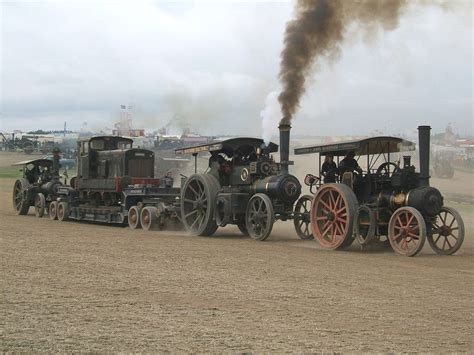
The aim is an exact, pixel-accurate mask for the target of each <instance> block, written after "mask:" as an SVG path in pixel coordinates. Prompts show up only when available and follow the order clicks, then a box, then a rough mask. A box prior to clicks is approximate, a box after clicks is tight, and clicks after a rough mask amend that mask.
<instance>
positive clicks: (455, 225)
mask: <svg viewBox="0 0 474 355" xmlns="http://www.w3.org/2000/svg"><path fill="white" fill-rule="evenodd" d="M427 238H428V242H429V243H430V246H431V248H432V249H433V250H434V251H435V252H436V253H437V254H441V255H451V254H454V253H455V252H457V251H458V250H459V248H460V247H461V245H462V242H463V241H464V222H463V220H462V218H461V215H460V214H459V213H458V211H456V210H455V209H454V208H450V207H443V208H441V211H440V212H439V213H438V214H437V216H436V222H435V223H433V224H432V225H431V231H430V233H429V234H428V235H427Z"/></svg>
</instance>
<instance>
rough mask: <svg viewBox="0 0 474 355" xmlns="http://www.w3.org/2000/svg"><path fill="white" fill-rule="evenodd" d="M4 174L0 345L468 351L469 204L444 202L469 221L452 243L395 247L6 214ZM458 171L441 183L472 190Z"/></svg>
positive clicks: (287, 227)
mask: <svg viewBox="0 0 474 355" xmlns="http://www.w3.org/2000/svg"><path fill="white" fill-rule="evenodd" d="M0 160H2V161H3V162H4V161H5V160H3V155H2V156H0ZM19 160H21V159H19ZM0 165H1V163H0ZM13 181H14V180H11V179H0V201H1V202H2V203H1V204H0V260H1V274H0V288H1V291H2V299H1V303H0V315H1V316H0V329H1V332H0V351H56V352H65V351H101V352H105V351H173V352H175V351H186V352H190V351H191V352H195V351H203V352H204V351H215V352H218V351H219V352H220V351H265V352H270V351H272V352H273V351H298V352H299V351H305V352H309V351H384V352H387V351H425V352H430V351H432V352H446V351H450V352H461V351H466V352H469V351H472V350H473V345H474V344H473V339H474V337H473V325H472V324H474V322H473V319H472V318H473V311H474V307H473V301H472V294H473V276H474V271H473V270H474V269H473V266H474V263H473V260H474V259H473V252H474V249H473V245H474V243H473V242H472V239H473V234H474V233H473V231H474V228H473V217H474V212H473V211H474V209H473V206H472V205H469V204H454V205H453V203H451V202H450V201H447V204H449V205H453V206H455V207H456V208H459V210H460V211H461V213H462V215H463V217H464V220H465V223H466V226H467V233H466V238H465V242H464V246H463V247H462V248H461V250H460V251H459V252H458V253H457V254H456V255H454V256H450V257H442V256H437V255H434V254H433V253H432V252H431V251H430V250H429V246H425V249H424V250H423V251H422V253H421V255H420V256H418V257H415V258H406V257H401V256H397V255H395V254H394V253H392V252H391V251H390V250H369V251H361V250H360V248H358V247H357V246H356V245H354V246H353V247H352V248H351V249H350V250H349V251H337V252H335V251H325V250H321V249H319V248H318V247H317V243H316V242H314V241H301V240H299V239H298V238H297V237H296V234H295V232H294V230H293V228H292V225H291V222H278V223H277V224H276V225H275V231H274V233H273V235H272V236H271V237H270V238H269V239H268V240H267V241H266V242H256V241H253V240H249V239H248V238H244V237H242V236H241V235H240V234H239V232H238V230H237V229H236V228H231V227H229V228H224V229H219V230H218V232H217V233H216V236H214V237H208V238H202V237H192V236H188V235H186V233H171V232H144V231H141V230H135V231H132V230H130V229H128V228H121V227H111V226H103V225H94V224H86V223H77V222H59V221H50V220H48V219H47V218H42V219H38V218H36V217H35V216H34V215H33V213H32V211H31V213H30V214H29V215H28V216H16V215H15V214H14V212H13V209H12V207H11V188H12V185H13ZM432 182H433V184H434V185H436V184H438V182H437V181H436V180H433V181H432ZM455 182H456V183H455V184H452V185H451V184H449V183H448V182H445V181H441V182H439V184H445V183H446V185H448V186H445V187H446V188H449V189H453V190H456V191H457V192H460V190H461V192H463V191H464V193H466V194H472V178H471V176H470V175H468V176H464V175H462V174H457V175H456V176H455ZM442 191H443V189H442ZM443 192H445V191H443ZM448 192H450V191H448Z"/></svg>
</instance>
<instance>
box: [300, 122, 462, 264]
mask: <svg viewBox="0 0 474 355" xmlns="http://www.w3.org/2000/svg"><path fill="white" fill-rule="evenodd" d="M418 129H419V154H420V157H419V158H420V159H419V161H420V172H416V171H415V167H414V166H413V165H412V164H411V157H410V156H409V155H405V156H403V163H402V162H401V160H402V159H399V160H398V161H397V162H395V161H393V157H394V156H395V157H397V154H400V153H402V152H409V151H413V150H415V144H414V143H412V142H408V141H406V140H403V139H401V138H398V137H373V138H366V139H362V140H357V141H349V142H340V143H333V144H327V145H319V146H313V147H306V148H299V149H296V150H295V154H296V155H300V154H309V153H319V156H320V161H319V162H320V167H321V156H322V157H336V158H337V160H338V161H339V157H343V156H348V155H350V154H349V153H352V155H354V156H356V157H358V158H359V161H358V163H355V165H356V166H357V168H356V169H349V170H348V169H344V168H343V169H339V171H338V172H337V173H338V180H337V181H336V182H335V183H322V176H314V175H311V174H308V175H307V176H306V179H305V183H306V184H307V185H309V186H310V187H311V188H313V187H316V188H317V191H316V192H315V195H314V198H313V197H308V199H309V200H310V201H311V209H310V210H311V211H307V217H306V228H307V229H308V225H309V224H310V226H311V231H312V235H314V236H315V237H316V239H317V240H318V242H319V243H320V244H321V246H323V247H325V248H328V249H339V248H344V247H347V246H349V245H351V244H352V242H353V241H354V239H355V238H357V239H358V241H359V242H360V244H361V245H363V246H365V245H368V244H370V243H372V242H374V241H376V240H380V238H381V237H385V236H386V237H387V238H388V241H389V243H390V245H391V246H392V248H393V249H394V250H395V251H396V252H397V253H399V254H403V255H407V256H414V255H416V254H417V253H419V252H420V251H421V249H422V248H423V245H424V243H425V240H426V239H428V242H429V243H430V245H431V247H432V248H433V250H435V252H437V253H438V254H453V253H455V252H456V251H457V250H458V249H459V248H460V247H461V244H462V242H463V240H464V223H463V220H462V218H461V216H460V215H459V213H458V212H457V211H456V210H454V209H452V208H449V207H445V206H444V201H443V196H442V195H441V193H440V191H439V190H438V189H436V188H434V187H431V186H429V179H430V176H429V157H430V129H431V128H430V127H429V126H420V127H419V128H418ZM352 155H351V156H352ZM364 156H365V157H366V162H364V159H361V158H362V157H364ZM391 158H392V159H391ZM381 161H382V162H381ZM359 164H361V165H363V164H365V170H364V169H362V168H361V167H360V166H359ZM353 166H354V165H353ZM340 167H341V165H340ZM320 172H321V169H320Z"/></svg>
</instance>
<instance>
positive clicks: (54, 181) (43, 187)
mask: <svg viewBox="0 0 474 355" xmlns="http://www.w3.org/2000/svg"><path fill="white" fill-rule="evenodd" d="M59 153H60V152H59V149H57V148H55V149H54V150H53V159H52V160H49V159H36V160H28V161H23V162H19V163H16V164H14V165H19V166H23V168H22V172H23V177H22V178H20V179H18V180H16V181H15V184H14V186H13V208H14V210H15V211H16V213H17V214H19V215H26V214H28V211H29V209H30V207H31V206H34V208H35V214H36V216H37V217H43V215H44V214H45V212H46V211H48V210H49V207H50V205H51V204H53V205H54V201H56V198H57V192H58V188H59V187H61V186H62V183H61V181H60V176H59V168H60V165H59V159H60V157H59Z"/></svg>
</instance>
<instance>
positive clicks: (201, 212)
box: [181, 174, 220, 236]
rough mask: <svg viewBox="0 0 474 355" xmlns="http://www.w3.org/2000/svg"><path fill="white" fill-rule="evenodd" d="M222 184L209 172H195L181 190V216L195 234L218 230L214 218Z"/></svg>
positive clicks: (187, 227)
mask: <svg viewBox="0 0 474 355" xmlns="http://www.w3.org/2000/svg"><path fill="white" fill-rule="evenodd" d="M219 189H220V185H219V182H218V181H217V179H216V178H215V177H214V176H212V175H208V174H194V175H192V176H190V177H189V179H187V180H186V182H185V183H184V186H183V189H182V191H181V218H182V220H183V224H184V227H185V228H186V230H187V231H189V232H190V233H191V234H193V235H200V236H209V235H212V234H214V232H215V231H216V230H217V224H216V221H215V219H214V209H215V206H216V197H217V193H218V192H219Z"/></svg>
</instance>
